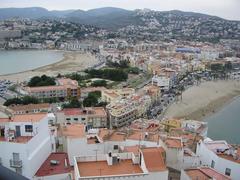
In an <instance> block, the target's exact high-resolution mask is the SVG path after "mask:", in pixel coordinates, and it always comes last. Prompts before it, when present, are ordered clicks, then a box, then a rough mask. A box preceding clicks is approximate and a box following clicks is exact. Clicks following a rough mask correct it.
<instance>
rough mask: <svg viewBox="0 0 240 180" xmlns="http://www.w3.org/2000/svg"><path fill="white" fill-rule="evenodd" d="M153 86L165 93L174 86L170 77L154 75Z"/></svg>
mask: <svg viewBox="0 0 240 180" xmlns="http://www.w3.org/2000/svg"><path fill="white" fill-rule="evenodd" d="M152 85H156V86H158V87H160V89H161V90H163V91H168V90H169V89H170V88H171V86H172V82H171V79H170V78H169V77H166V76H158V75H154V76H153V78H152Z"/></svg>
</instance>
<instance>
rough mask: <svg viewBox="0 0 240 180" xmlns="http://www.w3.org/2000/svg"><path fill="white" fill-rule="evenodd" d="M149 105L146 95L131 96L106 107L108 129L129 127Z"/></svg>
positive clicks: (149, 100) (148, 97)
mask: <svg viewBox="0 0 240 180" xmlns="http://www.w3.org/2000/svg"><path fill="white" fill-rule="evenodd" d="M150 105H151V97H150V96H148V95H143V96H140V95H135V94H134V95H132V96H128V97H124V98H121V99H118V100H116V101H114V102H112V103H110V104H109V105H107V107H106V108H107V112H108V115H109V121H110V122H109V123H110V127H113V128H118V127H122V126H126V125H129V124H130V123H131V122H132V121H133V120H135V119H136V118H138V117H142V116H143V115H144V114H145V113H146V111H147V110H148V108H149V107H150Z"/></svg>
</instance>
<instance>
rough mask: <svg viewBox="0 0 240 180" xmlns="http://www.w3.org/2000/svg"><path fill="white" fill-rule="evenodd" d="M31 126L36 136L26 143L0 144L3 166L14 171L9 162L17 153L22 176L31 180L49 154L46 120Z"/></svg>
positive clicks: (48, 134)
mask: <svg viewBox="0 0 240 180" xmlns="http://www.w3.org/2000/svg"><path fill="white" fill-rule="evenodd" d="M14 124H17V123H11V125H14ZM21 124H22V126H23V125H24V124H26V123H21ZM33 125H34V127H36V128H34V131H35V133H36V135H35V136H34V137H32V139H31V140H29V141H28V142H27V143H14V142H1V143H0V152H1V153H0V158H1V159H2V164H3V166H5V167H7V168H9V169H12V170H14V171H15V169H14V168H10V162H9V161H10V159H13V155H12V154H13V153H19V155H20V160H22V175H23V176H26V177H27V178H29V179H32V177H33V176H34V175H35V173H36V172H37V170H38V169H39V167H40V166H41V165H42V163H43V162H44V161H45V160H46V159H47V157H48V156H49V155H50V153H51V141H50V133H49V129H48V119H47V118H44V119H43V120H41V121H40V122H39V123H34V124H33ZM24 129H25V127H24ZM24 131H25V130H24ZM25 135H26V134H25Z"/></svg>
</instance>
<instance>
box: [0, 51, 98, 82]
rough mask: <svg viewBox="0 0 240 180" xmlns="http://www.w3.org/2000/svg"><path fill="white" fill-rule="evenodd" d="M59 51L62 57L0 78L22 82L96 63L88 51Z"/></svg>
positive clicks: (84, 67)
mask: <svg viewBox="0 0 240 180" xmlns="http://www.w3.org/2000/svg"><path fill="white" fill-rule="evenodd" d="M53 51H55V50H53ZM57 51H61V50H57ZM61 52H63V58H62V59H61V60H59V61H57V62H55V63H51V64H48V65H44V66H41V67H37V68H34V69H31V70H26V71H22V72H16V73H9V74H4V75H0V80H2V79H7V80H10V81H13V82H19V81H20V82H22V81H25V80H28V79H29V78H31V77H33V76H40V75H43V74H47V75H49V76H56V75H57V74H59V73H60V74H67V73H71V72H77V71H82V70H84V69H86V68H88V67H91V66H93V65H95V64H97V63H98V60H97V59H96V58H95V56H93V55H91V54H90V53H82V52H78V51H61Z"/></svg>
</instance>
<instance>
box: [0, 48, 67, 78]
mask: <svg viewBox="0 0 240 180" xmlns="http://www.w3.org/2000/svg"><path fill="white" fill-rule="evenodd" d="M63 54H64V52H61V51H52V50H9V51H6V50H0V75H4V74H11V73H18V72H22V71H28V70H32V69H35V68H39V67H42V66H46V65H49V64H53V63H56V62H58V61H61V60H62V59H63Z"/></svg>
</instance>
